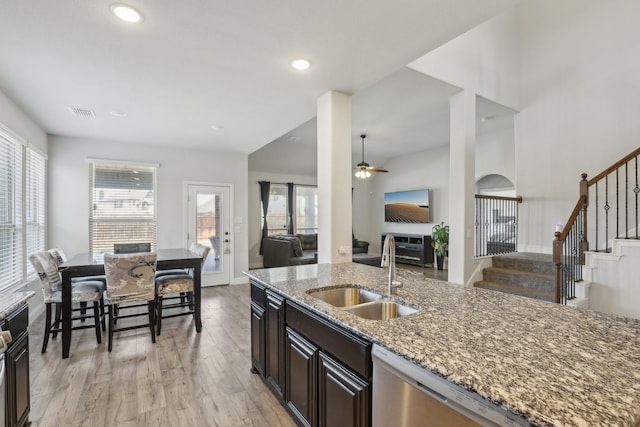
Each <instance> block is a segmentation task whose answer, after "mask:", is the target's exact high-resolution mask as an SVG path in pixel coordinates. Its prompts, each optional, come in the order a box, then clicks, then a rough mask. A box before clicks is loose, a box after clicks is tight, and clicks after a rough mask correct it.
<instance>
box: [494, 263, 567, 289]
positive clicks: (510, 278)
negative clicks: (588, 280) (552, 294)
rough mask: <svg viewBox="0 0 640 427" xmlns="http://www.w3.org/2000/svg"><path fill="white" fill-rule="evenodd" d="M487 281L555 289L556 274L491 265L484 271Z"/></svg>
mask: <svg viewBox="0 0 640 427" xmlns="http://www.w3.org/2000/svg"><path fill="white" fill-rule="evenodd" d="M482 276H483V279H484V280H485V281H487V282H492V283H502V284H508V285H516V286H521V287H525V288H534V289H540V290H548V291H554V290H555V288H556V282H555V275H553V274H545V273H537V272H530V271H522V270H512V269H507V268H498V267H489V268H485V269H484V270H483V272H482Z"/></svg>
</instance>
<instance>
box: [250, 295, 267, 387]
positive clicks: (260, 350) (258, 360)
mask: <svg viewBox="0 0 640 427" xmlns="http://www.w3.org/2000/svg"><path fill="white" fill-rule="evenodd" d="M265 334H266V332H265V317H264V307H260V306H259V305H258V304H256V303H255V302H252V303H251V364H252V366H253V370H254V371H255V372H258V373H259V374H260V375H262V376H264V374H265V361H266V358H265V342H264V339H265V336H266V335H265Z"/></svg>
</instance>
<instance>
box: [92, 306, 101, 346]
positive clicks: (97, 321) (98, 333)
mask: <svg viewBox="0 0 640 427" xmlns="http://www.w3.org/2000/svg"><path fill="white" fill-rule="evenodd" d="M93 321H94V322H95V326H96V341H98V344H101V343H102V331H101V329H100V326H101V325H100V303H99V302H98V301H94V302H93Z"/></svg>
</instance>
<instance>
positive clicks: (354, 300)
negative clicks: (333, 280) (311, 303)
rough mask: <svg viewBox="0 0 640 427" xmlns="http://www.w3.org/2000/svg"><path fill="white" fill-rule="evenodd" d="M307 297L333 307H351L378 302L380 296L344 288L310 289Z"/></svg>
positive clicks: (355, 287)
mask: <svg viewBox="0 0 640 427" xmlns="http://www.w3.org/2000/svg"><path fill="white" fill-rule="evenodd" d="M307 293H308V294H309V295H311V296H312V297H314V298H318V299H319V300H322V301H324V302H326V303H327V304H331V305H333V306H334V307H351V306H354V305H358V304H364V303H367V302H371V301H378V300H379V299H381V298H382V295H379V294H376V293H375V292H371V291H367V290H365V289H362V288H359V287H357V286H346V287H343V288H330V289H311V290H309V291H307Z"/></svg>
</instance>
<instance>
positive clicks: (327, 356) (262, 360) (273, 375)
mask: <svg viewBox="0 0 640 427" xmlns="http://www.w3.org/2000/svg"><path fill="white" fill-rule="evenodd" d="M263 355H264V357H263ZM251 362H252V367H253V370H254V372H258V373H260V374H261V376H262V377H263V379H264V381H265V382H266V383H267V385H268V386H269V388H270V389H271V390H272V391H273V393H274V394H275V395H276V396H277V397H278V398H279V400H280V401H281V403H282V404H283V405H285V407H286V408H287V409H288V410H289V412H290V413H291V415H292V416H293V417H294V419H295V421H296V422H297V423H298V424H299V425H302V426H322V427H334V426H351V427H366V426H370V425H371V378H372V376H373V365H372V361H371V343H370V342H369V341H367V340H364V339H362V338H360V337H358V336H356V335H354V334H353V333H352V332H350V331H347V330H345V329H343V328H342V327H340V326H338V325H336V324H334V323H332V322H331V321H329V320H328V319H325V318H324V317H321V316H320V315H318V314H316V313H314V312H312V311H311V310H308V309H306V308H304V307H301V306H299V305H298V304H296V303H294V302H292V301H290V300H287V299H286V298H284V297H282V296H280V295H278V294H276V293H275V292H272V291H271V290H269V289H266V288H265V287H264V286H263V285H261V284H260V283H257V282H254V281H252V282H251Z"/></svg>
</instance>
